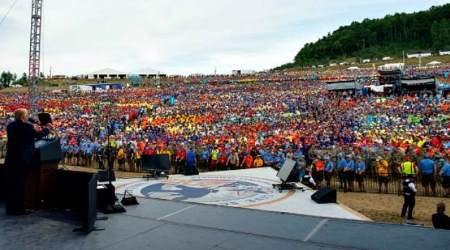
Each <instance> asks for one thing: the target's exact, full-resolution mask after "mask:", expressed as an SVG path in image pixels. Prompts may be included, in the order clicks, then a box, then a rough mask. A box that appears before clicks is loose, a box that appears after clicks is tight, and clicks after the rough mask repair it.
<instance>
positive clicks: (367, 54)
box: [277, 4, 450, 69]
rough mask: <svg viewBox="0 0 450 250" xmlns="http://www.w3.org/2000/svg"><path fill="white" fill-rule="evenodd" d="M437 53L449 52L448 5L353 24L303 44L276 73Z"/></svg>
mask: <svg viewBox="0 0 450 250" xmlns="http://www.w3.org/2000/svg"><path fill="white" fill-rule="evenodd" d="M439 50H450V4H446V5H443V6H435V7H431V8H430V9H429V10H426V11H420V12H416V13H411V14H406V13H397V14H395V15H387V16H386V17H384V18H382V19H365V20H363V21H362V22H353V23H351V24H350V25H348V26H343V27H340V28H338V29H337V30H336V31H334V32H333V33H329V34H328V35H326V36H324V37H322V38H320V39H319V40H318V41H316V42H313V43H307V44H305V46H304V47H303V48H302V49H301V50H300V52H299V53H298V54H297V55H296V56H295V59H294V62H292V63H288V64H285V65H282V66H280V67H278V68H277V69H286V68H292V67H307V66H311V65H318V64H325V65H327V64H328V63H329V62H330V61H335V62H341V61H344V60H346V59H347V58H354V59H356V61H361V60H362V59H375V58H378V59H381V58H382V57H385V56H390V57H397V58H399V57H401V56H402V53H403V51H405V53H412V52H418V51H431V52H438V51H439Z"/></svg>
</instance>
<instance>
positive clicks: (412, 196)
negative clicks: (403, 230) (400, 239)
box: [401, 175, 417, 220]
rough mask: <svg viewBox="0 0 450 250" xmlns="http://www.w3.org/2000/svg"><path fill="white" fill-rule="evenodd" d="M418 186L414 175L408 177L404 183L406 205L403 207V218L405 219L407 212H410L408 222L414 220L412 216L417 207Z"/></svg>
mask: <svg viewBox="0 0 450 250" xmlns="http://www.w3.org/2000/svg"><path fill="white" fill-rule="evenodd" d="M416 193H417V189H416V185H415V184H414V177H413V176H412V175H408V176H407V177H406V178H405V180H404V181H403V198H404V203H403V207H402V213H401V217H402V218H403V217H405V215H406V210H408V220H412V219H414V218H413V216H412V214H413V210H414V206H415V205H416Z"/></svg>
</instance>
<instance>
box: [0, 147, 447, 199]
mask: <svg viewBox="0 0 450 250" xmlns="http://www.w3.org/2000/svg"><path fill="white" fill-rule="evenodd" d="M5 154H6V147H2V145H0V159H3V158H4V156H5ZM172 158H173V157H172ZM80 159H81V157H80V158H79V157H71V158H68V157H67V156H66V157H65V159H63V160H62V161H61V164H63V165H71V166H81V167H90V168H106V167H107V163H106V161H107V159H106V158H102V159H98V157H95V156H94V157H92V158H91V159H89V160H86V159H82V160H80ZM175 165H176V164H175V162H174V160H173V159H171V169H172V172H174V170H175ZM368 165H369V166H370V164H368ZM114 168H115V169H116V170H120V171H128V172H137V173H140V172H142V171H143V169H142V163H141V162H140V160H136V159H132V160H130V159H126V160H125V162H124V163H123V164H120V163H119V161H118V160H117V159H115V160H114ZM200 171H205V169H200ZM386 180H387V182H386V183H387V190H386V187H385V186H384V184H383V186H382V189H381V193H388V194H401V193H402V189H403V186H402V182H403V180H404V178H403V177H402V176H401V175H399V174H396V173H394V174H392V173H391V174H389V175H388V176H387V178H386ZM345 181H346V180H345V179H342V180H341V178H340V177H339V175H338V173H337V172H336V171H335V172H333V173H332V174H331V176H330V181H329V186H330V187H332V188H335V189H337V190H339V191H345V190H344V186H345V185H344V183H345ZM316 182H317V181H316ZM434 182H435V192H434V193H433V192H432V190H431V188H429V193H428V194H427V193H426V192H425V188H424V186H423V185H422V177H421V176H420V175H418V176H416V177H415V183H416V188H417V195H419V196H425V195H429V196H437V197H443V196H445V190H444V188H443V187H442V178H441V177H440V176H435V177H434ZM360 183H362V186H363V188H362V189H361V188H360V186H359V185H360ZM325 186H328V184H327V182H326V180H325V179H324V180H323V181H322V182H321V187H325ZM347 191H349V192H367V193H379V192H380V178H379V176H378V175H377V174H376V173H374V171H373V169H371V168H368V173H367V174H365V175H364V176H363V177H362V179H360V180H358V178H356V177H355V178H354V180H353V188H352V190H347Z"/></svg>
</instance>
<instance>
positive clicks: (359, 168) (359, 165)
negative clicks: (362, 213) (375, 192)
mask: <svg viewBox="0 0 450 250" xmlns="http://www.w3.org/2000/svg"><path fill="white" fill-rule="evenodd" d="M365 172H366V163H365V162H364V160H363V158H362V157H361V156H358V158H357V162H356V167H355V174H356V175H355V176H356V181H357V182H358V188H359V191H360V192H365V188H364V173H365Z"/></svg>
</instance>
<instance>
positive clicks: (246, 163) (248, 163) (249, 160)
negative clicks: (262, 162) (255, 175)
mask: <svg viewBox="0 0 450 250" xmlns="http://www.w3.org/2000/svg"><path fill="white" fill-rule="evenodd" d="M241 167H244V168H252V167H253V157H252V155H251V154H247V155H246V156H245V157H244V160H242V164H241Z"/></svg>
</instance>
